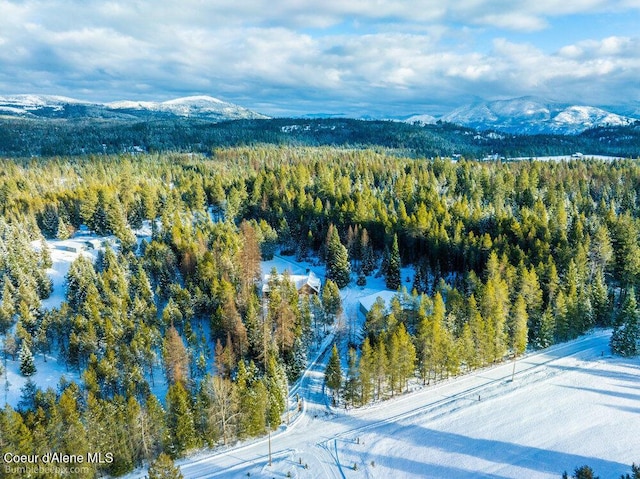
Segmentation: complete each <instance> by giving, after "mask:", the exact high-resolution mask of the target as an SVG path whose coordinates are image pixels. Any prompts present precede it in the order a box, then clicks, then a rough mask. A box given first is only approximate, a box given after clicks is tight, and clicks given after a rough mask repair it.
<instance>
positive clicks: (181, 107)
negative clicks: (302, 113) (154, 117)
mask: <svg viewBox="0 0 640 479" xmlns="http://www.w3.org/2000/svg"><path fill="white" fill-rule="evenodd" d="M105 107H107V108H108V109H109V110H115V111H118V110H120V111H126V112H136V111H151V112H160V113H165V114H171V115H175V116H181V117H191V118H194V117H195V118H209V119H225V120H237V119H243V118H247V119H260V118H262V119H264V118H268V117H267V116H265V115H261V114H260V113H256V112H253V111H251V110H248V109H246V108H243V107H241V106H238V105H234V104H233V103H227V102H225V101H222V100H219V99H217V98H213V97H211V96H189V97H185V98H177V99H175V100H169V101H165V102H161V103H159V102H145V101H118V102H113V103H107V104H106V105H105Z"/></svg>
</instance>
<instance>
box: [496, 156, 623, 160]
mask: <svg viewBox="0 0 640 479" xmlns="http://www.w3.org/2000/svg"><path fill="white" fill-rule="evenodd" d="M623 159H624V158H621V157H619V156H605V155H588V154H584V155H580V156H574V155H559V156H534V157H531V156H520V157H515V158H507V160H509V161H528V160H536V161H572V160H574V161H575V160H600V161H615V160H623Z"/></svg>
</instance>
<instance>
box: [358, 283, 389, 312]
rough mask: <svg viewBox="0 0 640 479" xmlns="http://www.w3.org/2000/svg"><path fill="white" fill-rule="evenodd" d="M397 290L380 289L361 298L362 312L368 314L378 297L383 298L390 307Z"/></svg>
mask: <svg viewBox="0 0 640 479" xmlns="http://www.w3.org/2000/svg"><path fill="white" fill-rule="evenodd" d="M397 294H398V292H397V291H390V290H388V289H383V290H381V291H378V292H377V293H373V294H370V295H369V296H365V297H364V298H361V299H360V305H359V306H360V307H359V309H360V312H361V313H362V314H363V315H364V316H366V315H367V314H368V313H369V311H371V308H372V307H373V303H375V302H376V299H378V298H381V299H382V300H383V301H384V304H385V306H386V307H387V308H388V307H389V306H390V305H391V300H392V299H393V298H395V297H396V296H397Z"/></svg>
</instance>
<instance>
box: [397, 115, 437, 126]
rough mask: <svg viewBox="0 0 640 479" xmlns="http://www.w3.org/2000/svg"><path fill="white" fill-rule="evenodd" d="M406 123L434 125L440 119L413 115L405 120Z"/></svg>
mask: <svg viewBox="0 0 640 479" xmlns="http://www.w3.org/2000/svg"><path fill="white" fill-rule="evenodd" d="M404 121H405V123H410V124H413V123H418V124H419V125H433V124H434V123H435V122H436V121H438V119H437V118H436V117H435V116H431V115H426V114H425V115H413V116H410V117H409V118H407V119H406V120H404Z"/></svg>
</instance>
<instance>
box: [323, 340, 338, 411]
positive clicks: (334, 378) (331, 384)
mask: <svg viewBox="0 0 640 479" xmlns="http://www.w3.org/2000/svg"><path fill="white" fill-rule="evenodd" d="M324 377H325V379H324V382H325V384H326V385H327V387H328V388H329V389H331V390H332V393H333V400H334V402H335V400H336V395H337V393H338V392H339V391H340V388H341V386H342V366H341V364H340V355H339V353H338V347H337V346H336V345H335V343H334V345H333V348H332V349H331V356H330V357H329V362H328V363H327V368H326V369H325V372H324Z"/></svg>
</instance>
